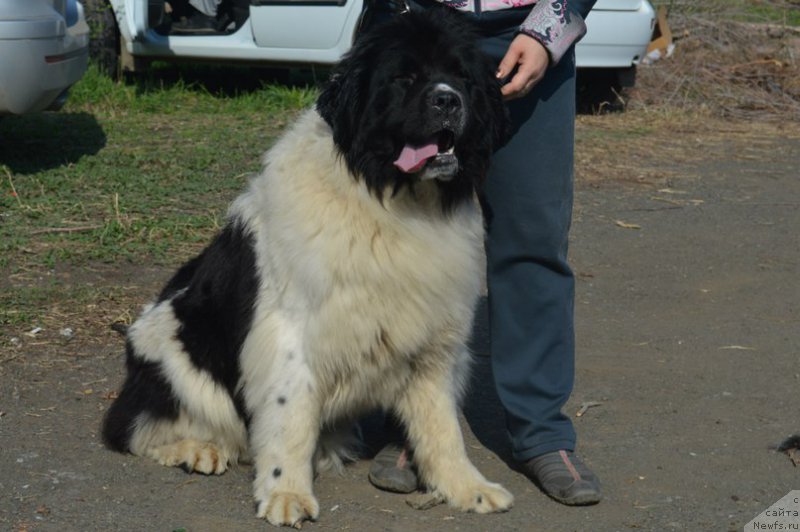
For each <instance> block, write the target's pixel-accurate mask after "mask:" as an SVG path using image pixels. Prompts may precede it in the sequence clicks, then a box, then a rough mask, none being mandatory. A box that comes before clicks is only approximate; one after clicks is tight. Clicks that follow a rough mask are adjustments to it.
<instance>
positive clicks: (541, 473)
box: [520, 451, 602, 506]
mask: <svg viewBox="0 0 800 532" xmlns="http://www.w3.org/2000/svg"><path fill="white" fill-rule="evenodd" d="M520 471H522V472H523V473H524V474H525V476H527V477H528V478H529V479H531V480H532V481H533V482H534V483H535V484H536V485H537V486H539V487H540V488H541V490H542V491H544V492H545V493H546V494H547V495H549V496H550V497H552V498H553V499H555V500H557V501H558V502H560V503H562V504H566V505H569V506H587V505H590V504H597V503H598V502H600V499H602V495H601V494H600V480H599V479H598V478H597V476H596V475H595V474H594V473H593V472H592V470H591V469H589V468H588V467H587V466H586V464H584V463H583V462H582V461H581V460H580V459H579V458H578V457H577V456H576V455H575V453H573V452H572V451H553V452H551V453H545V454H543V455H541V456H537V457H535V458H531V459H530V460H528V461H527V462H524V463H522V464H520Z"/></svg>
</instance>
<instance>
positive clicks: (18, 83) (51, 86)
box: [0, 0, 89, 114]
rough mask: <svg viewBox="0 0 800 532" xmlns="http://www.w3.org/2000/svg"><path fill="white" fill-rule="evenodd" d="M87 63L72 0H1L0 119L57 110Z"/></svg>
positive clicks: (85, 39) (81, 21) (85, 34)
mask: <svg viewBox="0 0 800 532" xmlns="http://www.w3.org/2000/svg"><path fill="white" fill-rule="evenodd" d="M88 58H89V26H88V25H87V24H86V20H85V18H84V14H83V6H82V5H81V3H80V2H78V1H77V0H0V114H25V113H31V112H35V111H42V110H47V109H49V110H57V109H60V108H61V106H63V105H64V102H65V101H66V99H67V94H68V90H69V88H70V87H71V86H72V85H73V84H74V83H75V82H76V81H78V80H79V79H81V77H82V76H83V74H84V72H86V67H87V64H88Z"/></svg>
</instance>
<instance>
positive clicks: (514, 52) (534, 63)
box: [497, 33, 550, 100]
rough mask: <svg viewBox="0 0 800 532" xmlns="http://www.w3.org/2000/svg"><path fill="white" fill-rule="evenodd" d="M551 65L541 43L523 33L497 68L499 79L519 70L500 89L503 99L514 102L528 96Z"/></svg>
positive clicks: (513, 42) (514, 41) (509, 48)
mask: <svg viewBox="0 0 800 532" xmlns="http://www.w3.org/2000/svg"><path fill="white" fill-rule="evenodd" d="M549 65H550V55H549V54H548V53H547V49H546V48H545V47H544V46H543V45H542V44H541V43H540V42H539V41H537V40H536V39H534V38H533V37H529V36H528V35H525V34H523V33H520V34H519V35H517V36H516V37H514V40H513V41H511V45H510V46H509V47H508V51H507V52H506V55H505V57H503V60H502V61H500V66H499V67H498V68H497V79H503V78H505V77H506V76H508V75H509V74H511V72H513V71H514V67H516V68H517V71H516V73H515V74H514V77H512V78H511V80H510V81H509V82H508V83H506V84H505V85H503V87H502V88H501V89H500V90H501V91H502V93H503V98H505V99H506V100H513V99H514V98H521V97H522V96H525V95H526V94H528V93H529V92H530V90H531V89H532V88H533V86H534V85H536V84H537V83H538V82H539V80H541V79H542V77H544V73H545V71H546V70H547V67H548V66H549Z"/></svg>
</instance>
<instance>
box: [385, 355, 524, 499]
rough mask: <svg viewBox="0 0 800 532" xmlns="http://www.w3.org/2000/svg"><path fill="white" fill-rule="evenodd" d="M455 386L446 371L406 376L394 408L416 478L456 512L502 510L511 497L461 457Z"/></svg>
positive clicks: (439, 369) (432, 369)
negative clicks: (411, 453) (403, 429)
mask: <svg viewBox="0 0 800 532" xmlns="http://www.w3.org/2000/svg"><path fill="white" fill-rule="evenodd" d="M421 358H423V357H421ZM430 359H432V360H436V359H437V357H435V356H434V357H431V358H430ZM439 359H441V357H439ZM455 381H456V377H455V376H454V375H453V371H452V370H450V369H449V368H445V367H442V366H438V367H434V366H426V367H424V368H422V369H421V370H419V371H417V372H416V373H415V374H414V375H413V376H412V378H411V381H410V384H409V386H408V387H407V388H406V389H405V390H404V392H403V393H402V395H401V398H400V401H399V402H398V404H397V407H396V410H397V414H398V415H399V417H400V419H401V420H402V421H403V423H404V424H405V425H406V428H407V430H408V437H409V441H410V443H411V445H412V447H413V449H414V461H415V463H416V465H417V467H418V470H419V473H420V476H421V478H422V480H423V482H425V483H426V484H427V485H428V486H429V487H431V488H433V489H435V490H436V492H438V494H440V495H441V496H442V497H443V498H444V499H445V500H446V501H447V502H448V503H449V504H450V505H451V506H453V507H455V508H458V509H460V510H464V511H472V512H477V513H488V512H501V511H505V510H508V509H509V508H510V507H511V506H512V505H513V502H514V497H513V496H512V495H511V494H510V493H509V492H508V491H507V490H506V489H505V488H503V487H502V486H501V485H500V484H496V483H493V482H489V481H487V480H486V479H485V478H484V477H483V475H481V474H480V472H478V470H477V469H476V468H475V466H474V465H472V463H471V462H470V460H469V458H468V457H467V454H466V450H465V448H464V439H463V436H462V434H461V428H460V427H459V424H458V409H457V405H456V399H455V398H456V396H457V392H456V388H457V383H456V382H455Z"/></svg>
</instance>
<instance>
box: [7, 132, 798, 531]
mask: <svg viewBox="0 0 800 532" xmlns="http://www.w3.org/2000/svg"><path fill="white" fill-rule="evenodd" d="M685 135H689V136H691V133H685ZM684 140H686V139H684ZM688 141H689V142H690V143H691V144H693V145H695V152H696V153H697V152H699V153H701V154H705V155H704V156H700V157H687V158H682V159H670V158H669V157H664V156H663V154H662V155H659V150H657V149H654V150H653V151H652V152H651V153H648V152H642V153H639V154H638V159H637V160H635V161H629V164H632V165H634V166H636V165H643V166H647V165H648V164H649V170H648V172H647V173H646V175H645V176H644V178H642V179H640V180H637V179H618V180H615V179H606V180H602V181H601V180H592V179H588V180H587V179H584V180H580V181H579V185H578V189H577V195H576V205H575V222H574V227H573V233H572V248H571V249H572V251H571V253H572V263H573V266H574V269H575V271H576V274H577V279H578V284H577V299H576V309H577V310H576V312H577V335H578V347H579V350H578V359H577V384H576V388H575V391H574V393H573V396H572V400H571V401H570V403H569V404H568V406H567V411H568V412H569V413H571V414H573V415H574V414H575V413H576V412H577V410H578V409H579V408H580V406H581V404H582V403H584V402H590V401H592V402H598V403H600V405H599V406H596V407H594V408H591V409H589V410H587V411H586V412H585V414H584V415H582V416H581V417H575V418H574V420H575V425H576V427H577V430H578V434H579V451H580V453H581V454H582V455H583V456H584V457H585V458H586V461H587V462H588V463H589V464H590V465H591V466H592V467H593V468H594V469H595V470H596V471H597V473H598V474H599V475H600V477H601V479H602V481H603V490H604V494H605V499H604V501H603V502H602V503H601V504H599V505H597V506H594V507H587V508H568V507H564V506H561V505H559V504H557V503H555V502H553V501H551V500H550V499H548V498H547V497H546V496H544V495H542V494H541V493H540V492H539V491H538V490H537V489H536V488H535V487H533V486H532V485H531V484H530V483H529V482H528V481H527V480H526V479H525V478H524V477H522V476H521V475H520V474H518V473H516V472H514V471H513V470H512V469H510V468H509V467H508V465H507V463H506V460H507V458H508V454H509V453H508V447H507V443H506V440H505V434H504V427H503V418H502V411H501V409H500V407H499V405H498V403H497V400H496V397H495V395H494V392H493V389H492V386H491V384H490V370H489V359H488V352H487V338H486V316H485V309H483V308H481V309H480V312H479V316H478V320H477V322H476V324H475V335H474V340H473V344H474V345H473V346H474V350H475V352H476V355H477V356H476V365H475V372H474V383H473V386H472V388H471V392H470V393H469V395H468V397H467V402H466V404H465V407H464V414H465V416H464V428H465V432H466V435H467V444H468V449H469V452H470V455H471V456H472V458H473V460H474V461H475V463H476V465H477V466H478V467H479V468H480V469H481V470H482V471H483V472H484V473H485V474H486V476H487V477H489V478H491V479H493V480H495V481H499V482H502V483H503V484H504V485H505V486H506V487H507V488H508V489H510V490H511V491H512V492H513V493H514V494H515V495H516V504H515V506H514V508H513V509H512V510H511V511H510V512H508V513H504V514H499V515H489V516H479V515H470V514H462V513H459V512H454V511H453V510H451V509H449V508H447V507H446V506H439V507H436V508H433V509H430V510H426V511H420V510H415V509H412V508H411V507H410V506H408V505H407V504H406V502H405V500H406V496H403V495H392V494H386V493H382V492H378V491H376V490H374V489H373V488H372V487H371V486H370V485H369V484H368V482H367V480H366V474H367V469H368V466H369V462H368V461H367V460H363V461H361V462H358V463H355V464H353V465H352V466H350V467H349V468H348V469H347V470H346V473H345V474H344V476H341V477H337V476H331V475H327V476H323V477H321V478H319V479H318V480H317V482H316V485H315V487H316V493H317V495H318V497H319V501H320V505H321V516H320V520H319V521H318V522H316V523H308V524H306V525H305V528H306V529H308V530H312V531H313V530H420V531H421V530H433V531H445V530H447V531H450V530H548V531H550V530H552V531H560V530H601V531H605V530H628V529H641V530H670V529H674V530H741V528H742V526H743V525H744V524H745V523H747V522H748V521H750V520H751V519H752V518H753V517H754V516H756V515H757V514H759V513H760V512H761V511H762V510H764V509H766V508H767V507H768V506H770V505H771V504H772V503H773V502H775V501H777V500H778V499H780V498H781V497H783V496H784V495H786V494H787V492H789V491H790V490H792V489H798V488H800V468H796V467H793V465H792V463H791V461H790V460H789V458H788V457H787V456H786V455H785V454H780V453H777V452H775V451H773V450H771V449H770V446H771V445H774V444H776V443H778V442H780V441H781V440H783V439H784V438H785V437H787V436H789V435H790V434H792V433H800V416H798V402H797V401H798V389H800V364H799V363H798V361H799V360H800V359H799V358H798V352H797V349H798V344H799V343H800V342H799V340H800V337H799V336H798V330H799V329H800V328H799V327H798V326H799V325H800V283H798V282H797V276H798V272H800V239H799V237H798V229H800V208H798V207H800V199H798V198H800V179H798V177H799V176H798V168H800V138H798V136H796V135H795V136H783V137H782V136H768V137H764V138H761V139H758V142H757V143H756V144H757V148H758V149H754V142H753V139H752V138H750V137H736V136H733V137H731V138H726V136H725V135H724V134H723V135H722V136H721V137H720V135H715V137H714V141H713V149H711V148H712V147H711V142H710V141H709V140H708V139H707V138H705V137H704V136H702V135H699V134H698V136H697V137H692V138H689V139H688ZM706 143H709V149H706ZM584 162H585V161H584ZM585 166H587V165H585V164H584V167H585ZM590 174H591V172H589V171H588V170H587V175H590ZM169 273H170V272H169V271H168V270H167V269H158V268H152V267H146V266H142V267H131V266H126V267H124V268H121V269H115V268H113V267H105V268H98V269H96V270H91V271H88V272H83V274H82V277H81V278H74V279H73V281H72V282H95V283H99V284H104V283H105V284H114V285H117V286H122V287H125V290H126V293H133V294H140V301H139V303H140V304H143V303H145V302H146V301H147V298H148V297H150V296H151V295H152V294H154V293H155V292H156V290H157V289H158V287H159V285H160V284H161V283H162V282H163V281H164V280H165V279H166V277H167V276H168V275H169ZM64 275H65V276H66V277H67V278H69V275H70V274H69V272H67V273H65V274H64ZM73 276H74V274H73ZM67 282H69V281H67ZM111 319H113V316H109V321H110V320H111ZM73 325H74V327H75V337H74V338H73V339H71V340H68V339H66V338H61V339H59V337H58V334H57V333H56V332H52V331H45V332H44V333H42V336H39V337H34V338H31V337H26V336H24V335H23V336H21V337H20V338H19V339H17V340H16V341H15V342H14V343H13V344H8V345H3V346H2V347H0V349H2V350H3V352H4V356H3V357H2V359H3V360H4V362H3V363H2V364H0V448H2V453H1V454H0V493H2V497H0V526H2V528H3V529H7V530H16V531H21V530H31V531H33V530H61V531H64V530H166V531H171V530H181V529H185V530H189V531H216V530H225V531H228V530H255V529H264V528H268V526H267V525H266V524H265V523H263V522H259V521H257V520H256V519H255V518H254V507H253V503H252V498H251V492H250V483H251V477H252V470H251V469H250V468H249V467H247V466H240V467H236V468H234V469H233V470H231V471H229V472H228V473H226V474H225V475H223V476H221V477H214V478H211V477H203V476H197V475H187V474H185V473H184V472H183V471H181V470H179V469H168V468H164V467H161V466H158V465H156V464H155V463H152V462H150V461H148V460H144V459H140V458H135V457H132V456H123V455H120V454H116V453H112V452H110V451H107V450H105V449H104V448H103V446H102V444H101V442H100V440H99V438H98V426H99V423H100V419H101V416H102V414H103V412H104V410H105V409H106V408H107V407H108V405H109V404H110V398H111V397H112V396H113V392H114V390H115V389H116V387H117V386H118V385H119V383H120V382H121V378H122V360H123V359H122V340H121V338H120V337H118V336H115V335H114V333H111V332H103V333H99V332H91V331H92V329H89V330H87V329H86V328H84V327H83V325H82V324H81V323H78V324H73ZM106 328H107V327H106V325H105V324H104V325H103V331H106ZM48 334H49V335H50V336H48Z"/></svg>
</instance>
